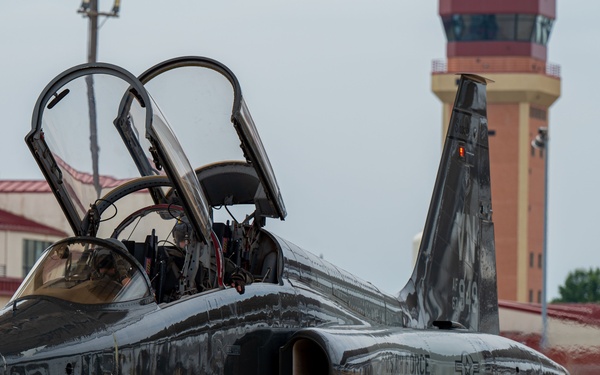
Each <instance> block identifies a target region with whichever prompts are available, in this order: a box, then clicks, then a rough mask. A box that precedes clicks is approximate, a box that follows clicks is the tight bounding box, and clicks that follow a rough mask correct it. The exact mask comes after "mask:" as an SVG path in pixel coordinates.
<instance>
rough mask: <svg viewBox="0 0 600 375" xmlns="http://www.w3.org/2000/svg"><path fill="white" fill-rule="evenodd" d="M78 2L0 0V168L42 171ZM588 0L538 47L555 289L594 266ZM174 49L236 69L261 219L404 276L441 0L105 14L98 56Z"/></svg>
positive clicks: (430, 110) (352, 266) (81, 32)
mask: <svg viewBox="0 0 600 375" xmlns="http://www.w3.org/2000/svg"><path fill="white" fill-rule="evenodd" d="M79 5H80V2H78V1H47V0H30V1H27V2H23V1H10V2H4V3H3V4H2V11H1V12H0V49H1V54H0V56H1V58H0V113H1V118H2V123H1V124H0V129H2V136H1V137H0V158H2V159H3V160H4V163H3V164H2V167H1V168H0V178H1V179H31V178H42V176H41V173H40V172H39V170H38V168H37V166H36V165H35V163H34V161H33V158H32V157H31V155H30V154H29V151H28V149H27V147H26V145H25V142H24V141H23V138H24V136H25V134H26V133H27V132H28V131H29V129H30V127H31V113H32V109H33V106H34V104H35V101H36V100H37V97H38V95H39V94H40V92H41V91H42V89H43V88H44V87H45V85H46V84H47V83H48V82H49V81H50V80H51V79H52V78H54V77H55V76H56V75H57V74H59V73H60V72H62V71H63V70H65V69H67V68H69V67H71V66H73V65H76V64H80V63H83V62H85V61H86V59H87V26H88V24H87V19H84V18H83V17H82V16H81V15H79V14H77V13H76V10H77V8H78V7H79ZM111 6H112V2H108V1H101V4H100V8H101V10H109V9H110V7H111ZM598 14H600V2H598V1H594V0H569V1H568V2H567V1H566V0H558V9H557V20H556V22H555V24H554V28H553V31H552V34H551V37H550V44H549V49H548V51H549V53H548V60H549V62H552V63H555V64H559V65H560V66H561V75H562V96H561V98H560V99H559V100H558V101H557V102H556V103H555V104H554V105H553V107H551V110H550V113H549V116H550V129H551V130H550V137H551V143H550V159H549V160H550V172H549V180H550V184H549V191H550V193H549V199H550V201H549V228H548V230H549V256H548V261H549V271H548V272H549V281H548V286H549V290H548V294H549V297H550V298H553V297H556V296H558V285H560V284H562V283H563V282H564V279H565V277H566V275H567V273H568V272H569V271H571V270H573V269H575V268H577V267H583V268H589V267H598V266H600V251H599V248H600V246H599V245H598V242H597V240H596V239H597V238H596V236H595V235H596V234H597V233H598V228H597V226H598V225H597V224H598V218H597V216H598V215H597V213H598V211H599V210H600V202H599V201H598V199H597V198H596V197H597V190H598V185H599V178H598V172H599V171H600V155H597V153H596V152H595V150H596V149H597V147H598V146H597V145H596V142H595V141H596V140H597V139H600V138H599V132H600V130H599V129H598V126H597V121H598V118H599V113H598V112H599V111H600V105H599V104H598V98H599V97H600V95H598V92H597V86H598V81H600V78H598V75H597V72H596V69H595V67H596V66H597V64H598V61H600V47H598V45H597V40H598V39H599V38H600V26H599V25H598V23H597V17H598ZM182 55H201V56H207V57H211V58H214V59H216V60H219V61H221V62H222V63H224V64H225V65H227V66H229V68H231V69H232V70H233V72H234V73H235V74H236V75H237V77H238V79H239V81H240V83H241V85H242V90H243V93H244V97H245V98H246V102H247V103H248V106H249V108H250V111H251V113H252V115H253V118H254V120H255V122H256V124H257V127H258V130H259V132H260V134H261V136H262V139H263V142H264V144H265V148H266V149H267V152H268V153H269V157H270V159H271V163H272V164H273V168H274V170H275V173H276V175H277V179H278V182H279V185H280V187H281V190H282V193H283V198H284V200H285V203H286V207H287V210H288V217H287V219H286V221H284V222H270V223H268V224H267V228H268V229H271V230H273V231H274V232H275V233H277V234H279V235H281V236H282V237H284V238H287V239H289V240H290V241H292V242H294V243H296V244H297V245H299V246H301V247H304V248H306V249H308V250H310V251H312V252H313V253H315V254H317V255H320V254H322V255H323V257H324V258H325V259H327V260H329V261H331V262H333V263H334V264H336V265H339V266H340V267H342V268H344V269H346V270H348V271H350V272H352V273H355V274H357V275H358V276H360V277H362V278H364V279H366V280H368V281H371V282H372V283H373V284H375V285H376V286H378V287H379V288H381V289H382V290H384V291H387V292H390V293H396V292H397V291H398V290H400V289H401V288H402V287H403V286H404V284H405V282H406V280H407V279H408V277H409V275H410V273H411V271H412V265H411V263H412V255H411V243H412V239H413V237H414V236H415V235H416V234H417V233H418V232H419V231H420V230H421V229H422V227H423V225H424V221H425V215H426V212H427V208H428V205H429V200H430V198H431V191H432V187H433V183H434V179H435V175H436V172H437V165H438V162H439V156H440V142H441V104H440V102H439V101H438V99H437V98H436V97H435V96H434V95H433V93H432V92H431V62H432V60H434V59H443V58H445V37H444V33H443V30H442V26H441V21H440V19H439V16H438V15H437V1H433V0H422V1H406V0H369V1H367V0H362V1H357V0H319V1H318V0H292V1H285V0H284V1H282V0H219V1H216V0H213V1H201V0H193V1H191V0H189V1H183V0H178V1H157V0H122V4H121V13H120V17H119V18H117V19H109V20H107V21H106V22H105V23H104V24H103V25H102V28H101V29H100V34H99V52H98V60H99V61H104V62H110V63H113V64H117V65H121V66H122V67H124V68H126V69H128V70H129V71H131V72H132V73H134V74H136V75H137V74H139V73H141V72H142V71H144V70H145V69H146V68H148V67H150V66H151V65H154V64H155V63H157V62H160V61H162V60H166V59H168V58H171V57H175V56H182ZM492 183H493V181H492Z"/></svg>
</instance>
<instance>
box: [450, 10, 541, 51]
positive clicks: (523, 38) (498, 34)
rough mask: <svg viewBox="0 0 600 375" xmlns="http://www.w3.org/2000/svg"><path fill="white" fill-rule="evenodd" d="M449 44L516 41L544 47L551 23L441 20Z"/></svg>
mask: <svg viewBox="0 0 600 375" xmlns="http://www.w3.org/2000/svg"><path fill="white" fill-rule="evenodd" d="M442 22H443V23H444V30H445V31H446V38H447V39H448V41H449V42H465V41H486V40H496V41H518V42H533V43H536V44H541V45H543V46H545V45H547V44H548V39H549V38H550V32H551V31H552V23H553V20H552V19H550V18H548V17H545V16H542V15H539V14H538V15H535V14H453V15H450V16H443V17H442Z"/></svg>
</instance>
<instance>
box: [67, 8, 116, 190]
mask: <svg viewBox="0 0 600 375" xmlns="http://www.w3.org/2000/svg"><path fill="white" fill-rule="evenodd" d="M120 4H121V2H120V0H115V2H114V4H113V8H112V10H111V11H110V12H106V13H100V12H98V0H83V2H82V3H81V6H80V7H79V10H78V11H77V13H80V14H83V15H84V16H85V17H87V18H88V19H89V23H88V24H89V26H88V63H95V62H96V61H97V56H98V17H99V16H104V17H118V16H119V8H120ZM85 82H86V85H87V93H88V111H89V117H90V152H91V154H92V175H93V182H94V188H95V189H96V195H97V197H98V198H100V196H101V193H102V186H101V185H100V175H99V171H98V154H99V151H100V148H99V147H98V131H97V129H98V126H97V117H96V96H95V94H94V78H93V77H92V76H91V75H88V76H86V77H85Z"/></svg>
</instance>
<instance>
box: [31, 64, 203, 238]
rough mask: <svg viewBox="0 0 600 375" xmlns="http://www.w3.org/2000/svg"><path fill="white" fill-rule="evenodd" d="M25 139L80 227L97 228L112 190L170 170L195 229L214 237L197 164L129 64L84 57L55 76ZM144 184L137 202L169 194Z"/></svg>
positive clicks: (85, 231)
mask: <svg viewBox="0 0 600 375" xmlns="http://www.w3.org/2000/svg"><path fill="white" fill-rule="evenodd" d="M26 142H27V144H28V145H29V147H30V149H31V151H32V153H33V155H34V157H35V158H36V161H37V162H38V165H39V166H40V168H41V169H42V172H43V174H44V176H45V177H46V179H47V180H48V183H49V184H50V186H51V187H52V189H53V191H54V192H55V195H56V197H57V199H58V201H59V203H60V205H61V207H62V209H63V211H64V212H65V215H66V216H67V219H68V220H69V223H70V224H71V227H72V228H73V232H74V233H75V234H76V235H95V234H96V231H97V227H98V225H99V221H100V217H99V215H100V214H102V212H97V211H96V207H97V206H98V205H100V204H102V203H103V202H105V201H106V199H104V197H106V196H110V193H111V192H112V191H114V190H115V189H117V188H119V189H120V190H123V186H127V184H131V183H132V182H133V181H136V180H137V179H139V178H140V177H145V176H156V175H159V174H166V176H167V177H168V179H169V181H171V184H172V185H173V186H175V187H177V188H178V193H179V194H178V196H179V199H180V201H181V204H182V206H184V207H185V209H186V211H187V212H188V217H189V218H190V219H191V224H192V225H194V227H195V229H196V233H198V234H199V235H200V236H201V237H203V238H201V239H204V240H206V238H210V231H211V220H210V215H209V209H208V205H207V203H206V198H205V197H204V193H203V192H202V189H201V187H200V184H199V182H198V180H197V178H196V177H195V172H194V170H193V169H192V167H191V166H190V164H189V161H188V160H187V158H186V156H185V154H184V152H183V150H182V149H181V146H180V145H179V142H178V140H177V138H176V137H175V135H174V134H173V132H172V130H171V129H170V128H169V125H168V123H167V120H166V119H165V118H164V117H163V116H162V114H161V113H160V111H159V110H158V106H157V105H156V103H155V102H154V101H153V100H152V99H151V98H150V96H149V95H148V93H147V92H146V90H145V88H144V87H143V85H142V84H141V82H140V81H139V80H138V79H137V78H135V77H134V76H133V75H131V74H130V73H129V72H127V71H125V70H123V69H122V68H119V67H116V66H114V65H110V64H85V65H80V66H76V67H74V68H72V69H69V70H67V71H65V72H64V73H62V74H61V75H59V76H58V77H57V78H55V79H54V80H53V81H52V82H51V83H50V84H49V85H48V86H47V87H46V89H45V90H44V91H43V92H42V94H41V95H40V98H39V99H38V102H37V104H36V107H35V110H34V115H33V128H32V130H31V132H30V133H29V134H28V135H27V137H26ZM163 167H164V168H163ZM167 172H168V173H167ZM145 192H146V193H145V194H143V193H140V194H138V195H137V196H136V201H137V202H136V205H138V207H143V206H145V205H148V204H153V203H154V204H157V203H161V202H163V201H164V196H165V194H164V192H163V191H162V190H161V189H159V188H157V187H149V188H148V189H147V190H145ZM125 194H127V191H126V189H125V191H124V195H125ZM109 204H110V205H114V202H112V201H111V202H109ZM115 209H116V210H118V208H117V207H116V206H115ZM117 214H128V213H125V212H121V213H119V212H117Z"/></svg>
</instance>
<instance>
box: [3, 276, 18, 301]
mask: <svg viewBox="0 0 600 375" xmlns="http://www.w3.org/2000/svg"><path fill="white" fill-rule="evenodd" d="M22 281H23V280H22V279H16V278H13V277H0V296H3V297H10V296H12V295H13V294H15V292H16V291H17V288H18V287H19V285H21V282H22Z"/></svg>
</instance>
